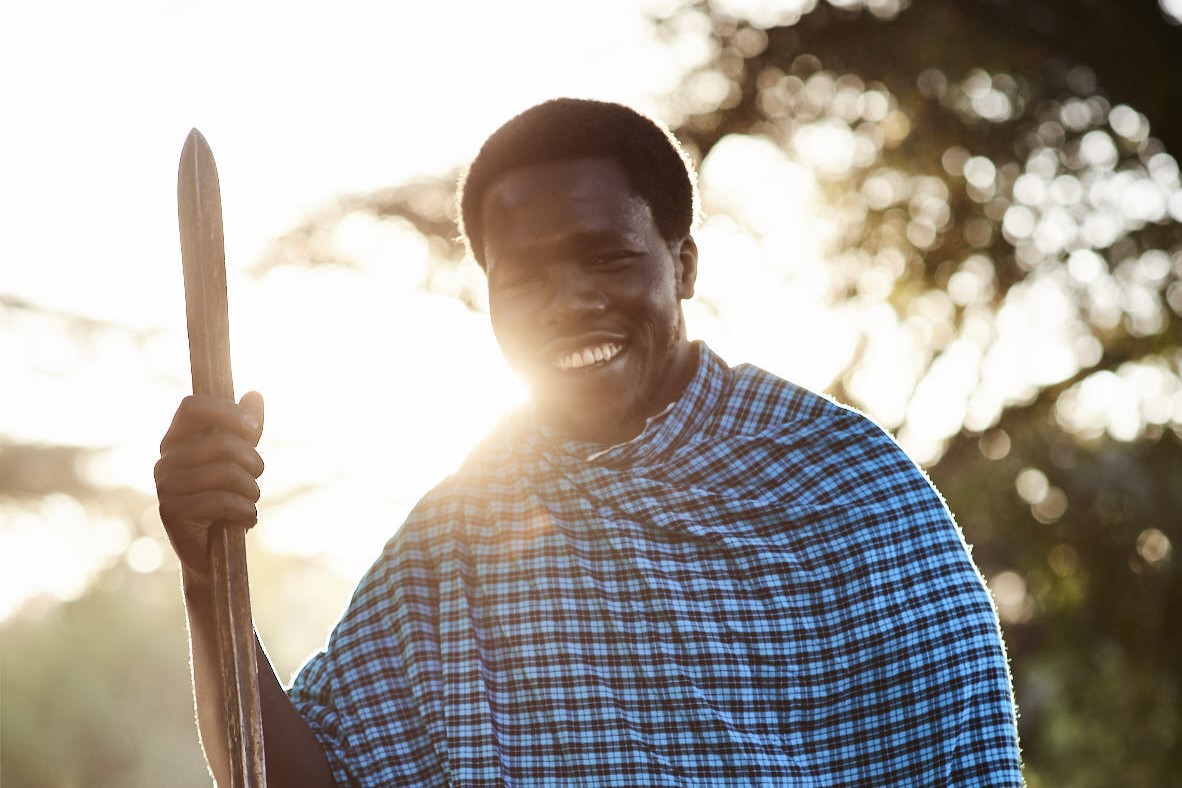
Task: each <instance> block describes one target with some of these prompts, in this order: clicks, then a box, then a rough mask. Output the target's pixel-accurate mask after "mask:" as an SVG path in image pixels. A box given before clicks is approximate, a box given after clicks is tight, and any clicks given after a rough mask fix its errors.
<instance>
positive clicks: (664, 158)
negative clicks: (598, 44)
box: [457, 98, 698, 268]
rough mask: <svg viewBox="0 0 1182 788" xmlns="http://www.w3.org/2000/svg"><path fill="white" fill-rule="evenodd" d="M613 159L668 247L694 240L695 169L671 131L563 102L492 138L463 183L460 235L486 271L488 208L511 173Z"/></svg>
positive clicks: (609, 109)
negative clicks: (493, 191) (487, 198)
mask: <svg viewBox="0 0 1182 788" xmlns="http://www.w3.org/2000/svg"><path fill="white" fill-rule="evenodd" d="M590 156H606V157H609V158H612V159H615V160H616V161H618V162H619V163H620V164H621V165H622V166H623V167H624V171H625V172H626V173H627V174H628V180H629V182H630V183H631V185H632V188H633V189H635V190H636V193H637V194H638V195H639V196H640V197H641V198H642V199H643V200H644V201H645V202H646V203H648V206H649V209H650V210H651V211H652V213H653V221H654V223H655V224H656V226H657V230H659V231H660V233H661V236H662V237H663V238H664V239H665V240H666V241H677V240H680V239H682V238H684V237H685V236H687V235H689V232H690V228H691V227H692V226H693V223H694V218H695V215H696V213H697V207H698V191H697V183H696V178H695V176H694V169H693V165H692V164H691V163H690V161H689V157H688V156H686V154H685V152H684V151H683V150H682V148H681V145H680V143H678V141H677V138H676V137H674V136H673V135H672V134H671V133H670V132H669V130H668V129H667V128H665V127H664V126H663V125H661V124H659V123H657V122H656V121H654V120H653V119H651V118H649V117H647V116H646V115H642V114H641V113H639V112H637V111H636V110H634V109H632V108H631V107H626V106H624V105H623V104H615V103H611V102H606V101H593V100H591V99H573V98H558V99H552V100H550V101H546V102H543V103H541V104H538V105H536V106H534V107H530V108H529V109H527V110H526V111H525V112H522V113H521V114H519V115H517V116H515V117H513V118H512V119H510V120H509V121H508V122H507V123H505V125H503V126H501V127H500V128H499V129H497V130H496V131H495V132H493V134H492V136H490V137H489V138H488V139H487V140H486V141H485V143H484V145H483V146H481V148H480V152H479V153H478V154H476V158H475V159H473V160H472V164H471V165H470V166H469V167H468V170H467V172H466V173H465V174H464V175H463V176H462V177H461V179H460V187H459V194H458V198H457V202H458V203H459V209H460V211H459V212H460V231H461V232H462V233H463V235H464V238H465V240H466V241H467V243H468V248H469V250H470V251H471V252H472V255H473V256H474V257H475V258H476V262H478V263H479V264H480V266H481V267H482V268H483V267H484V265H485V260H484V228H483V227H482V226H481V215H480V214H481V203H482V202H483V200H484V194H485V192H486V191H488V189H489V188H490V187H491V186H492V184H493V183H494V182H495V181H496V180H497V179H498V178H500V177H501V176H502V175H504V174H505V173H507V172H509V171H510V170H514V169H517V168H519V167H525V166H528V165H531V164H542V163H546V162H551V161H561V160H564V159H576V158H582V157H590Z"/></svg>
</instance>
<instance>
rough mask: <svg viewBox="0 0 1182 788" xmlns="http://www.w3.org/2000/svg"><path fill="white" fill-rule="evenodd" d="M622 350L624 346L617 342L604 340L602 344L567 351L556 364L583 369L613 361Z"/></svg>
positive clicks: (559, 366) (562, 367)
mask: <svg viewBox="0 0 1182 788" xmlns="http://www.w3.org/2000/svg"><path fill="white" fill-rule="evenodd" d="M621 350H623V346H621V345H618V344H616V343H615V342H604V343H603V344H600V345H595V346H593V347H587V348H583V349H582V350H575V351H573V352H571V353H567V354H566V355H564V356H561V357H560V358H559V359H558V361H557V362H556V366H557V367H558V368H559V369H562V370H571V369H582V368H583V367H589V366H591V365H592V364H602V363H606V362H608V361H611V360H612V359H613V358H615V357H616V356H617V355H618V354H619V352H620V351H621Z"/></svg>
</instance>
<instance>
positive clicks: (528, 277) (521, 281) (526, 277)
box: [501, 273, 541, 288]
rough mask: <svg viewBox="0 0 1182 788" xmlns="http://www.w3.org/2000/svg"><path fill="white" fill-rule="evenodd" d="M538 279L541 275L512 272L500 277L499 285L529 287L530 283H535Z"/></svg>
mask: <svg viewBox="0 0 1182 788" xmlns="http://www.w3.org/2000/svg"><path fill="white" fill-rule="evenodd" d="M540 279H541V277H539V276H538V275H537V274H531V273H522V274H514V275H512V276H506V277H504V278H502V279H501V287H512V288H521V287H529V286H530V285H533V284H536V283H537V282H538V281H540Z"/></svg>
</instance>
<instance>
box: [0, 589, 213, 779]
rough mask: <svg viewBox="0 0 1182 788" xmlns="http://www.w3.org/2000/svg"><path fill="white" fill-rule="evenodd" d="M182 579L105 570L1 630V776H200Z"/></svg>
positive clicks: (203, 776)
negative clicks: (77, 593) (78, 592)
mask: <svg viewBox="0 0 1182 788" xmlns="http://www.w3.org/2000/svg"><path fill="white" fill-rule="evenodd" d="M180 598H181V597H180V590H179V584H178V582H177V580H176V578H175V577H170V576H167V575H164V574H155V575H131V574H123V573H119V572H113V573H110V574H108V575H107V576H106V578H105V580H104V582H103V583H101V584H100V585H98V586H96V587H95V588H93V589H92V590H91V591H90V592H89V593H88V594H87V595H86V596H84V597H82V598H81V599H79V600H77V601H75V602H69V603H65V604H60V605H57V606H54V607H50V608H47V609H46V610H45V611H44V614H43V615H42V616H40V617H34V618H26V619H23V620H17V621H14V622H12V623H10V624H8V625H7V626H6V628H5V629H4V630H3V632H2V633H0V635H2V637H3V642H4V653H3V673H2V675H0V680H2V682H3V687H2V692H3V698H4V705H3V723H2V726H0V737H2V742H0V749H2V750H3V753H4V757H3V760H2V761H0V770H2V771H0V783H3V784H4V785H11V786H16V787H19V788H75V786H76V787H77V788H81V787H82V786H87V788H103V787H104V786H109V788H140V787H142V788H149V786H151V787H152V788H156V787H157V786H162V785H169V786H186V785H193V786H197V785H208V784H209V777H208V776H207V774H206V769H205V763H204V762H203V760H202V758H201V753H200V749H199V747H198V745H197V734H196V726H195V724H194V721H193V705H192V689H191V688H190V685H189V670H188V659H187V656H186V645H185V628H184V614H183V612H182V610H181V604H180Z"/></svg>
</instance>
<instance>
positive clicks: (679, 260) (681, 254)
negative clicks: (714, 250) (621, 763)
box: [672, 235, 698, 301]
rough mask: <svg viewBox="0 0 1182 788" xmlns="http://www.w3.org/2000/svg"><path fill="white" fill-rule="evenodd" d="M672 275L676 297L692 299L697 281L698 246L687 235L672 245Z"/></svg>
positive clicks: (690, 236)
mask: <svg viewBox="0 0 1182 788" xmlns="http://www.w3.org/2000/svg"><path fill="white" fill-rule="evenodd" d="M672 252H673V259H674V275H675V276H676V277H677V297H678V298H680V299H681V300H683V301H684V300H685V299H687V298H693V297H694V283H695V282H697V281H698V245H697V243H695V242H694V237H693V236H692V235H687V236H686V237H685V238H683V239H681V240H680V241H678V242H677V243H675V244H674V245H673V249H672Z"/></svg>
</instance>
